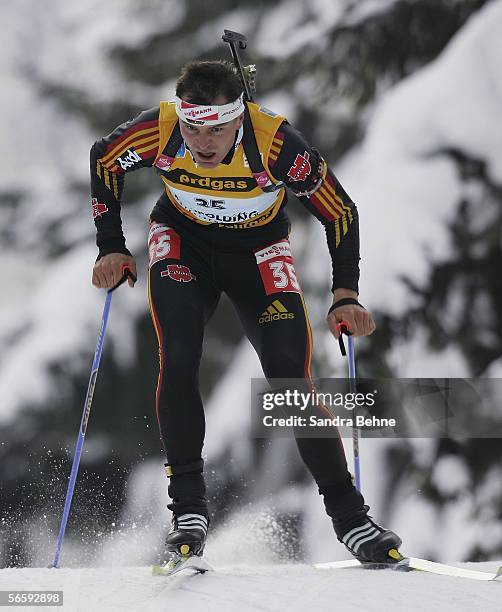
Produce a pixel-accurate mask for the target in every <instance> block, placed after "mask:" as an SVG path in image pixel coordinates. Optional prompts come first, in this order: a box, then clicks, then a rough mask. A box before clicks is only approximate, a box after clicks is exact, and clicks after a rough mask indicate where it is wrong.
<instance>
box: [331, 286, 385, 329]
mask: <svg viewBox="0 0 502 612" xmlns="http://www.w3.org/2000/svg"><path fill="white" fill-rule="evenodd" d="M344 297H353V298H355V299H357V293H356V292H355V291H348V290H344V289H340V290H335V295H334V300H333V303H335V302H337V301H338V300H340V299H342V298H344ZM342 321H347V323H348V324H349V326H350V331H351V332H352V335H353V336H369V335H370V334H372V333H373V332H374V331H375V329H376V325H375V321H373V317H372V316H371V313H370V312H369V311H368V310H366V309H365V308H363V307H362V306H358V305H357V304H346V305H345V306H339V307H338V308H335V309H334V310H332V311H331V312H330V313H329V315H328V316H327V317H326V322H327V324H328V327H329V329H330V331H331V333H332V334H333V336H335V338H336V339H337V340H338V338H339V336H340V332H339V331H338V323H341V322H342Z"/></svg>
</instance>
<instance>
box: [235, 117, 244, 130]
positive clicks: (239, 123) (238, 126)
mask: <svg viewBox="0 0 502 612" xmlns="http://www.w3.org/2000/svg"><path fill="white" fill-rule="evenodd" d="M243 123H244V113H241V114H240V115H239V116H238V117H237V126H236V128H237V129H239V128H240V127H241V125H242V124H243Z"/></svg>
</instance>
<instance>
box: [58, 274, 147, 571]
mask: <svg viewBox="0 0 502 612" xmlns="http://www.w3.org/2000/svg"><path fill="white" fill-rule="evenodd" d="M128 277H131V279H132V280H133V281H134V282H136V276H135V275H134V274H133V273H132V272H131V269H130V268H129V267H128V266H127V265H124V266H122V278H121V279H120V281H119V282H118V283H117V284H116V285H115V286H113V287H112V288H111V289H108V291H107V292H106V300H105V307H104V309H103V316H102V318H101V329H100V332H99V336H98V344H97V346H96V351H95V353H94V361H93V362H92V370H91V376H90V378H89V384H88V386H87V394H86V396H85V401H84V411H83V414H82V420H81V421H80V429H79V432H78V437H77V443H76V445H75V454H74V457H73V465H72V468H71V473H70V481H69V482H68V489H67V491H66V500H65V504H64V510H63V516H62V518H61V526H60V527H59V535H58V539H57V542H56V551H55V553H54V561H53V562H52V565H50V566H49V567H56V568H57V567H59V559H60V556H61V548H62V546H63V540H64V534H65V530H66V523H67V521H68V516H69V514H70V507H71V501H72V498H73V491H74V489H75V481H76V480H77V473H78V467H79V464H80V457H81V455H82V448H83V446H84V438H85V432H86V430H87V422H88V421H89V414H90V412H91V405H92V397H93V395H94V387H95V385H96V378H97V376H98V368H99V362H100V360H101V353H102V351H103V341H104V338H105V331H106V324H107V322H108V313H109V312H110V305H111V302H112V293H113V291H115V289H117V287H120V285H121V284H122V283H123V282H125V281H126V280H127V278H128Z"/></svg>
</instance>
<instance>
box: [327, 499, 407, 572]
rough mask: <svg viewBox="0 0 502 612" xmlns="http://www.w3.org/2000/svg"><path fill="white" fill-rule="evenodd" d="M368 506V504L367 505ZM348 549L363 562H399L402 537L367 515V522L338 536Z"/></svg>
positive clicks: (401, 557)
mask: <svg viewBox="0 0 502 612" xmlns="http://www.w3.org/2000/svg"><path fill="white" fill-rule="evenodd" d="M366 507H367V506H366ZM338 539H339V540H340V542H342V544H344V545H345V547H346V548H347V550H348V551H349V552H350V553H351V554H352V555H354V557H355V558H356V559H357V560H358V561H360V562H361V563H397V562H398V561H401V559H403V556H402V555H401V553H400V552H399V550H398V549H399V547H400V546H401V543H402V542H401V538H400V537H399V536H398V535H396V534H395V533H394V532H393V531H389V530H388V529H385V528H384V527H382V526H381V525H378V524H377V523H375V521H373V519H372V518H371V517H370V516H366V522H365V523H363V524H362V525H360V526H359V527H353V528H352V529H350V530H349V531H347V532H346V533H345V534H344V535H343V536H342V537H338Z"/></svg>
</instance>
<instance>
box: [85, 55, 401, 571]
mask: <svg viewBox="0 0 502 612" xmlns="http://www.w3.org/2000/svg"><path fill="white" fill-rule="evenodd" d="M143 167H154V168H155V169H156V171H157V172H158V173H159V175H160V178H161V180H162V182H163V187H164V190H163V193H162V195H161V196H160V198H159V200H158V201H157V203H156V205H155V207H154V209H153V211H152V213H151V216H150V232H149V238H148V253H149V276H148V282H149V299H150V310H151V315H152V320H153V324H154V327H155V330H156V333H157V338H158V343H159V355H160V371H159V379H158V386H157V395H156V409H157V417H158V422H159V428H160V434H161V438H162V441H163V444H164V447H165V451H166V457H167V463H166V473H167V476H168V478H169V487H168V492H169V496H170V498H171V503H170V504H169V505H168V508H169V509H170V510H171V511H172V513H173V525H172V528H171V531H170V532H169V535H168V536H167V548H168V550H169V551H170V552H172V553H174V554H178V555H201V554H202V552H203V550H204V544H205V540H206V535H207V529H208V525H209V512H208V506H207V501H206V497H205V494H206V487H205V482H204V476H203V460H202V456H201V455H202V446H203V441H204V430H205V421H204V411H203V406H202V401H201V397H200V393H199V389H198V370H199V362H200V358H201V351H202V341H203V334H204V326H205V323H206V322H207V321H208V319H209V318H210V317H211V315H212V313H213V312H214V310H215V308H216V306H217V303H218V300H219V297H220V295H221V292H223V291H224V292H225V293H226V294H227V295H228V297H229V298H230V300H231V301H232V302H233V304H234V306H235V307H236V310H237V312H238V315H239V318H240V320H241V322H242V325H243V327H244V330H245V333H246V335H247V337H248V338H249V340H250V341H251V342H252V344H253V346H254V348H255V350H256V351H257V354H258V356H259V358H260V361H261V365H262V368H263V371H264V373H265V376H266V377H267V378H269V379H274V378H282V379H284V378H288V379H292V378H296V379H304V380H305V381H307V382H308V381H310V380H311V373H310V358H311V332H310V325H309V322H308V317H307V312H306V308H305V303H304V299H303V295H302V291H301V288H300V285H299V283H298V279H297V277H296V274H295V268H294V262H293V258H292V255H291V251H290V245H289V240H288V236H289V231H290V226H289V220H288V217H287V215H286V212H285V210H284V209H285V205H286V199H287V197H286V189H285V188H286V187H287V188H289V189H291V190H292V192H293V193H294V194H295V195H297V197H298V198H299V199H300V201H301V202H302V204H303V205H304V206H305V207H306V208H307V209H308V211H309V212H310V213H311V214H313V215H314V216H315V217H317V218H318V219H319V221H320V222H321V223H323V225H324V228H325V230H326V237H327V243H328V249H329V252H330V255H331V259H332V263H333V284H332V291H333V296H334V299H333V306H332V307H331V309H330V312H329V313H328V317H327V323H328V326H329V328H330V330H331V331H332V333H333V334H334V335H335V337H338V330H337V324H338V323H339V322H340V321H342V320H346V321H347V322H348V323H349V325H350V328H351V330H352V332H353V334H354V336H365V335H369V334H371V333H372V332H373V331H374V329H375V324H374V321H373V318H372V316H371V314H370V313H369V312H368V311H367V310H366V309H364V308H363V307H362V306H361V305H360V304H359V302H358V301H357V297H358V280H359V232H358V214H357V209H356V206H355V204H354V203H353V202H352V201H351V199H350V198H349V196H348V195H347V194H346V192H345V191H344V190H343V188H342V186H341V185H340V183H339V181H338V180H337V179H336V177H335V176H334V174H333V173H332V171H331V170H330V169H329V168H328V167H327V164H326V162H325V161H324V159H323V158H322V157H321V155H320V154H319V153H318V151H317V150H316V149H314V148H313V147H311V146H310V145H309V144H308V143H307V141H306V140H305V138H304V137H303V135H302V134H300V133H299V132H298V131H297V130H295V129H294V128H293V127H292V126H291V125H290V124H289V123H288V122H287V120H286V119H285V118H284V117H282V116H280V115H276V114H274V113H272V112H270V111H268V110H267V109H264V108H261V107H259V106H258V105H256V104H254V103H250V102H246V101H245V100H244V97H243V84H242V81H241V79H240V77H239V74H238V71H237V70H236V68H235V67H234V66H233V65H232V64H230V63H228V62H224V61H209V62H199V61H198V62H192V63H190V64H188V65H186V66H185V67H184V68H183V71H182V73H181V76H180V78H179V79H178V82H177V85H176V97H175V100H174V101H172V102H161V103H160V105H159V106H157V107H155V108H152V109H150V110H147V111H144V112H142V113H140V114H139V115H138V116H137V117H136V118H135V119H133V120H131V121H129V122H127V123H124V124H122V125H121V126H119V127H118V128H117V129H115V130H114V131H113V132H112V133H111V134H110V135H108V136H106V137H105V138H102V139H101V140H98V141H97V142H96V143H95V144H94V146H93V147H92V150H91V190H92V209H93V216H94V220H95V224H96V228H97V240H96V242H97V245H98V248H99V256H98V259H97V261H96V263H95V265H94V269H93V276H92V280H93V284H94V285H95V286H96V287H100V288H110V287H111V286H113V285H114V284H115V283H116V282H118V281H119V280H120V278H121V276H122V271H123V267H124V266H128V267H129V268H130V269H131V271H132V272H133V273H134V274H136V267H135V263H134V259H133V257H132V255H131V253H130V252H129V251H128V249H127V248H126V245H125V238H124V235H123V232H122V225H121V217H120V201H121V195H122V191H123V186H124V175H125V174H126V173H127V172H130V171H134V170H137V169H139V168H143ZM129 283H130V284H131V285H132V281H131V280H129ZM267 314H268V315H275V314H278V315H279V316H267ZM281 315H282V316H281ZM296 443H297V445H298V449H299V452H300V455H301V457H302V459H303V461H304V462H305V464H306V466H307V468H308V469H309V471H310V472H311V474H312V476H313V477H314V479H315V481H316V483H317V485H318V487H319V492H320V494H321V495H322V496H323V499H324V504H325V507H326V512H327V514H328V515H329V516H330V517H331V519H332V522H333V526H334V529H335V532H336V535H337V537H338V539H339V540H340V541H341V542H343V544H344V545H345V546H346V547H347V548H348V550H349V551H350V552H351V553H352V554H353V555H354V556H355V557H356V558H357V559H359V560H360V561H362V562H392V561H395V560H396V557H398V554H396V551H397V549H398V547H399V546H400V544H401V540H400V538H399V537H398V536H397V535H396V534H395V533H393V532H392V531H388V530H386V529H384V528H383V527H381V526H379V525H378V524H377V523H375V522H374V521H373V520H372V519H371V517H369V516H368V514H367V512H368V510H369V507H368V506H367V505H365V503H364V499H363V497H362V495H361V494H360V493H359V492H358V491H357V490H356V489H355V487H354V485H353V482H352V478H351V476H350V474H349V472H348V469H347V463H346V459H345V455H344V451H343V446H342V444H341V441H340V439H339V438H334V437H326V438H319V437H317V438H308V437H296Z"/></svg>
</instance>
